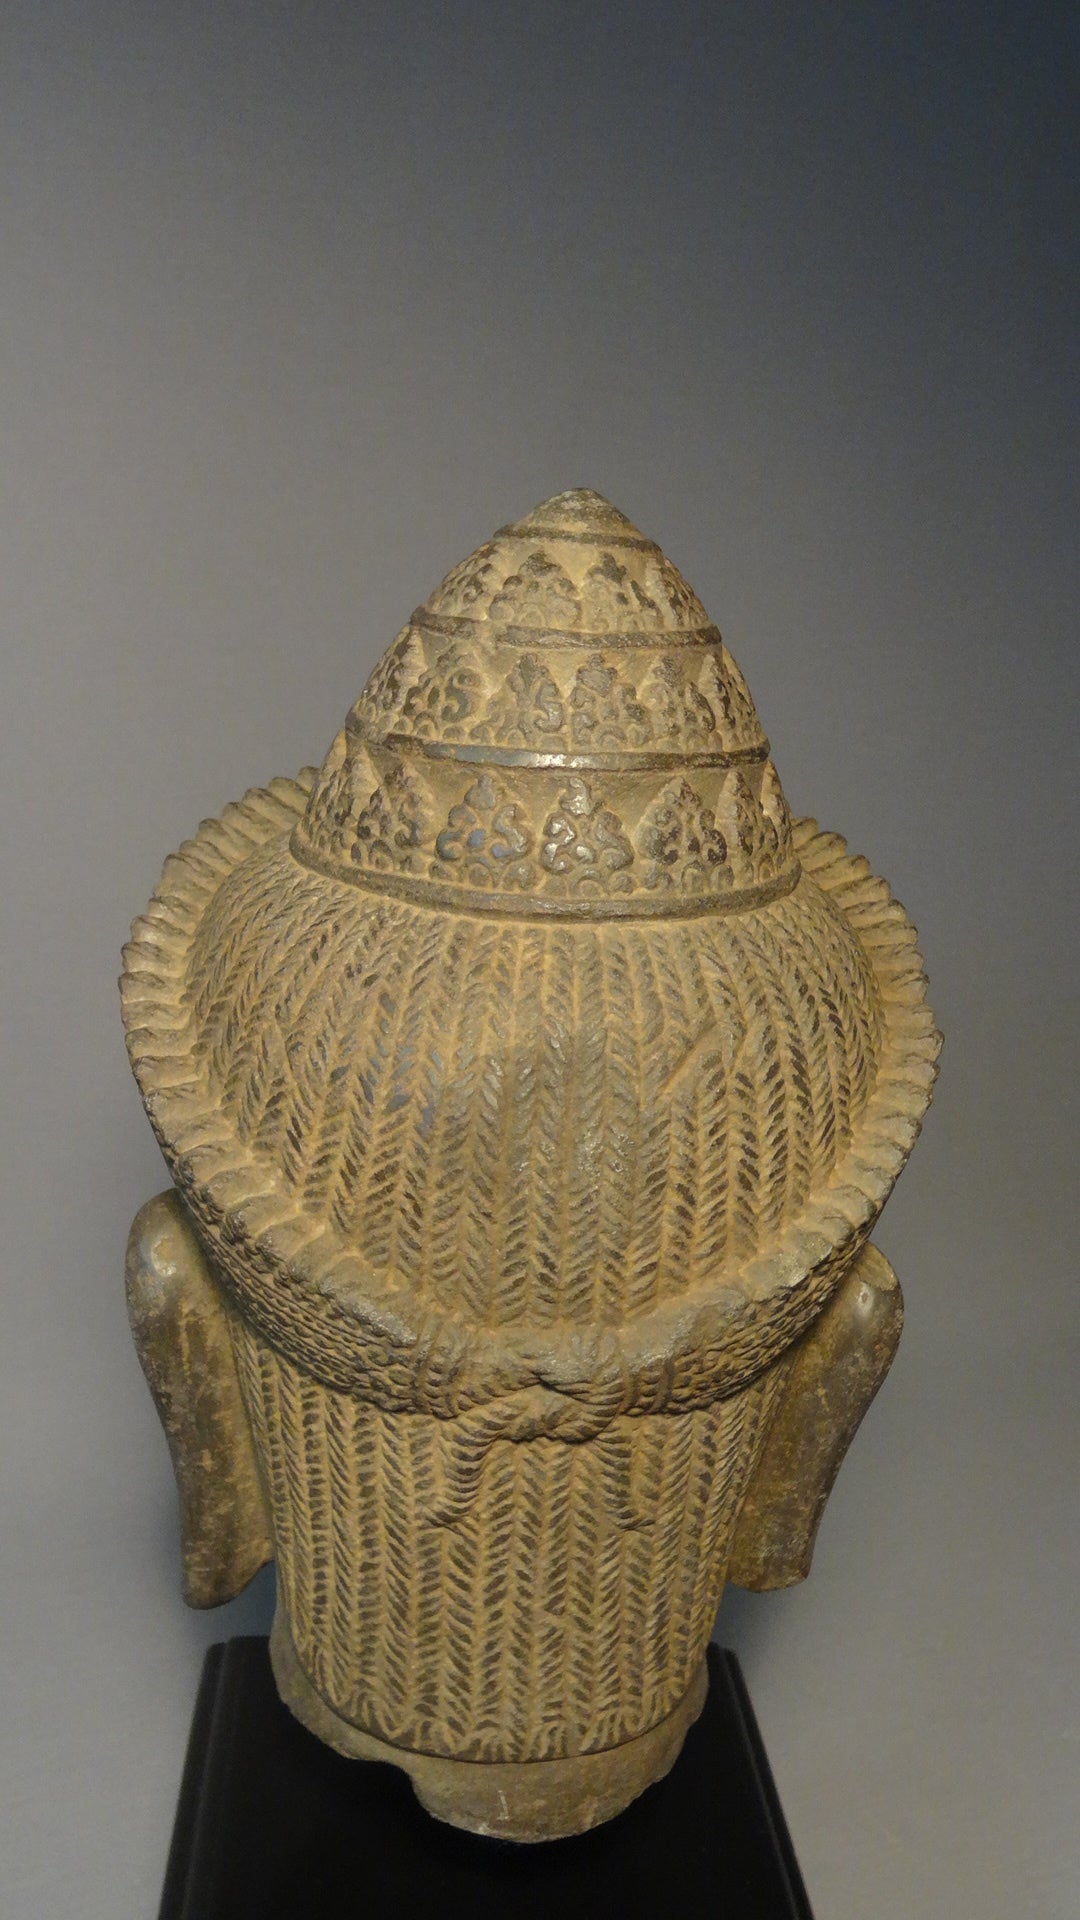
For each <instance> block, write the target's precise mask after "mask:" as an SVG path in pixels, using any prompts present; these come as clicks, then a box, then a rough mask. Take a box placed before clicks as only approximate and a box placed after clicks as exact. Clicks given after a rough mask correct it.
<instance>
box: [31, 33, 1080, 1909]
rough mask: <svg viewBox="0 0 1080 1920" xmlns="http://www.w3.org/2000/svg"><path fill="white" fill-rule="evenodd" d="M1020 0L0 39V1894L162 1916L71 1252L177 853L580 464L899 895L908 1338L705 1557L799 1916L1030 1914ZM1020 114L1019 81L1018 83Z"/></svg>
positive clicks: (1050, 383) (1058, 709)
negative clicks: (920, 978)
mask: <svg viewBox="0 0 1080 1920" xmlns="http://www.w3.org/2000/svg"><path fill="white" fill-rule="evenodd" d="M1078 51H1080V30H1078V28H1077V25H1076V15H1075V13H1074V12H1073V11H1071V10H1069V9H1066V8H1057V7H1054V6H1041V7H1035V8H1033V7H1030V6H1024V5H1011V6H1000V5H995V4H989V5H980V6H978V7H976V6H971V7H967V6H963V5H959V6H943V7H933V6H929V5H915V4H899V5H894V6H885V5H878V6H875V5H855V4H852V5H847V6H844V5H839V6H835V5H824V6H810V5H805V6H802V5H777V6H768V5H764V6H754V5H750V6H745V7H741V6H734V5H732V6H727V5H700V6H694V5H687V4H681V0H674V3H672V0H667V3H666V4H659V5H652V6H645V5H640V4H636V3H635V0H627V3H624V4H621V5H614V4H598V5H593V6H589V7H585V6H578V5H567V4H554V5H547V6H544V7H531V6H524V5H514V4H507V5H486V6H484V5H471V4H460V5H456V6H455V5H441V6H440V5H434V4H432V5H394V6H382V7H380V6H367V5H361V4H353V5H347V4H340V5H336V6H335V5H327V4H308V5H301V4H292V5H284V4H273V3H269V4H258V5H239V4H224V5H216V6H215V5H210V4H204V5H195V4H179V5H170V6H155V5H149V4H143V5H137V4H131V5H121V4H93V3H92V0H91V3H89V4H74V0H73V3H72V4H68V5H63V4H57V3H56V0H38V3H37V4H36V5H28V4H17V3H14V4H10V5H8V6H6V7H5V8H4V9H3V14H2V18H0V96H2V97H0V166H2V181H3V187H2V194H0V207H2V212H0V220H2V240H0V247H2V251H0V487H2V490H3V509H2V515H0V526H2V540H3V555H2V566H0V603H2V626H0V633H2V643H3V666H4V696H3V727H4V741H3V745H2V750H0V784H2V790H3V807H2V813H0V822H2V830H3V835H4V841H5V853H4V865H3V874H2V898H3V921H4V989H3V1011H4V1028H5V1064H4V1075H3V1091H4V1101H3V1106H4V1128H5V1133H4V1141H3V1152H2V1154H0V1170H2V1175H3V1183H4V1198H3V1213H2V1223H3V1233H2V1242H0V1244H2V1250H3V1266H2V1281H0V1284H2V1296H0V1297H2V1305H3V1341H2V1355H0V1366H2V1392H0V1421H2V1436H0V1474H2V1512H0V1519H2V1534H0V1541H2V1551H0V1580H2V1585H3V1602H2V1605H3V1611H2V1620H0V1629H2V1631H0V1649H2V1652H0V1663H2V1680H0V1683H2V1689H3V1692H2V1712H0V1756H2V1768H3V1779H2V1783H0V1825H2V1828H3V1833H2V1835H0V1913H2V1914H3V1916H4V1917H5V1920H68V1917H69V1916H74V1915H77V1916H79V1920H129V1917H131V1920H139V1917H141V1916H151V1915H152V1914H153V1913H154V1912H155V1911H156V1902H157V1898H158V1895H159V1892H160V1886H161V1876H162V1870H163V1866H164V1859H165V1851H166V1847H167V1842H168V1837H169V1832H170V1826H171V1821H172V1815H173V1809H174V1802H175V1794H176V1788H177V1783H178V1778H179V1772H180V1767H181V1762H182V1756H183V1748H184V1742H185V1739H186V1735H187V1729H188V1722H189V1717H190V1713H191V1707H192V1703H193V1698H194V1692H195V1686H196V1681H197V1676H198V1672H199V1666H200V1661H201V1656H202V1650H203V1648H204V1647H205V1646H206V1644H207V1643H208V1642H209V1641H210V1640H212V1639H214V1638H218V1637H221V1636H223V1635H226V1634H229V1633H235V1632H242V1631H251V1630H263V1629H265V1627H266V1626H267V1623H268V1619H269V1611H270V1604H271V1588H270V1584H269V1581H268V1578H267V1577H266V1576H261V1577H260V1578H259V1580H258V1581H256V1583H255V1585H254V1586H253V1587H252V1589H250V1591H249V1593H248V1594H247V1595H245V1596H244V1598H243V1599H241V1600H240V1601H238V1602H237V1603H235V1604H234V1605H233V1606H231V1607H229V1608H227V1609H224V1610H223V1611H222V1612H220V1613H219V1614H217V1615H210V1616H205V1617H203V1616H196V1615H193V1614H189V1613H188V1612H186V1611H185V1609H184V1607H183V1605H182V1604H181V1600H180V1594H179V1579H178V1562H177V1535H176V1519H175V1509H174V1497H173V1491H172V1483H171V1479H170V1472H169V1467H168V1461H167V1456H166V1451H165V1446H164V1442H163V1440H162V1437H161V1435H160V1432H159V1430H158V1427H157V1424H156V1420H155V1416H154V1413H153V1410H152V1407H151V1403H150V1400H149V1396H148V1394H147V1392H146V1390H145V1388H144V1385H143V1381H142V1378H141V1375H140V1374H139V1371H138V1368H137V1364H136V1361H135V1358H134V1354H133V1351H132V1350H131V1347H130V1343H129V1339H128V1335H127V1329H126V1324H125V1318H124V1309H123V1298H122V1290H121V1264H122V1254H123V1246H124V1239H125V1235H126V1231H127V1226H128V1223H129V1219H130V1217H131V1215H132V1213H133V1212H134V1210H135V1209H136V1207H137V1206H138V1205H139V1204H140V1203H141V1201H142V1200H143V1199H144V1198H146V1197H147V1196H148V1195H149V1194H150V1193H152V1192H154V1191H156V1190H157V1189H158V1188H159V1187H160V1186H161V1185H162V1184H163V1169H162V1165H161V1162H160V1160H159V1158H158V1155H157V1151H156V1148H155V1147H154V1144H153V1140H152V1137H151V1134H150V1131H149V1128H148V1126H147V1125H146V1122H145V1120H144V1118H143V1115H142V1112H141V1109H140V1106H139V1102H138V1098H137V1095H136V1091H135V1088H134V1085H133V1083H132V1082H131V1080H130V1078H129V1074H128V1069H127V1063H126V1058H125V1054H124V1050H123V1045H122V1041H121V1034H120V1023H119V1007H118V997H117V993H116V987H115V981H116V975H117V972H118V968H119V957H118V956H119V949H120V945H121V942H122V940H123V939H124V937H125V934H126V929H127V925H128V923H129V921H130V920H131V918H132V916H133V915H134V914H135V913H136V912H138V911H140V910H141V908H142V906H143V905H144V903H145V901H146V899H147V897H148V895H149V893H150V891H151V889H152V888H153V886H154V885H155V883H156V881H157V877H158V873H159V870H160V866H161V863H162V860H163V858H164V856H165V854H166V853H167V852H168V851H169V850H170V849H171V848H172V847H174V846H175V845H176V844H177V843H178V842H179V841H180V840H181V839H182V838H183V837H184V836H185V835H186V834H188V833H189V832H190V831H191V830H192V828H193V827H194V826H195V824H196V823H197V821H198V820H199V819H200V818H201V817H202V816H204V815H206V814H208V813H212V812H214V811H216V810H217V809H218V808H220V806H221V805H222V804H223V803H224V802H225V801H226V800H228V799H230V798H232V797H234V796H236V795H238V794H239V793H240V792H241V791H242V790H243V789H244V788H245V787H246V786H247V785H249V784H250V783H252V782H261V781H264V780H266V779H268V778H269V777H270V776H272V775H273V774H276V773H291V772H293V771H295V769H296V768H298V767H299V766H300V765H302V764H303V763H305V762H307V761H311V760H313V759H318V758H320V757H321V755H322V753H323V751H324V749H325V747H326V745H327V743H328V742H329V740H330V737H331V735H332V734H333V732H334V731H335V729H336V727H337V726H338V724H339V722H340V720H341V718H342V717H343V715H344V713H345V711H346V709H347V707H348V706H349V704H350V703H351V701H352V699H353V698H354V697H355V695H356V693H357V691H358V690H359V687H360V685H361V682H362V681H363V679H364V678H365V676H366V674H367V672H368V670H369V669H370V667H371V666H372V664H373V663H374V661H375V659H376V657H377V655H378V653H379V652H380V651H381V649H382V648H383V647H384V645H385V644H386V643H387V641H388V640H389V639H390V638H391V637H392V635H393V634H394V632H395V631H396V630H397V628H398V626H399V625H400V624H401V621H402V620H403V618H404V617H405V616H407V614H408V613H409V611H410V610H411V608H412V607H413V606H414V605H415V604H416V602H418V601H419V600H421V599H422V598H423V597H424V596H425V595H426V593H427V592H428V590H429V589H430V588H431V587H432V585H433V584H434V583H435V582H436V581H437V580H438V579H439V578H440V576H441V575H442V574H443V573H444V572H445V570H446V569H447V568H448V567H449V566H450V565H451V564H452V563H453V562H455V561H456V560H458V559H459V558H460V557H461V556H462V555H463V554H465V553H466V552H467V551H468V550H470V549H471V548H472V547H473V546H475V545H476V544H477V543H478V542H479V541H480V540H481V539H482V538H483V537H484V536H485V535H486V534H487V533H488V532H489V531H490V530H491V529H492V528H493V527H494V526H496V525H498V524H500V523H501V522H503V521H505V520H507V519H509V518H511V517H512V516H514V515H517V514H518V513H520V512H522V511H524V510H526V509H527V508H528V507H530V506H531V505H532V504H534V503H535V502H536V501H538V500H540V499H541V498H543V497H544V496H545V495H547V494H549V493H551V492H553V491H555V490H557V489H560V488H563V487H568V486H575V485H589V486H594V487H597V488H599V489H600V490H601V491H602V492H604V493H606V494H608V495H609V496H610V497H611V498H613V499H614V500H615V502H616V503H617V504H618V505H619V506H621V507H622V508H623V509H624V510H625V511H626V512H628V513H629V514H630V515H631V516H632V517H633V518H634V519H635V520H636V521H637V522H638V524H639V525H640V526H642V527H643V528H644V529H645V530H646V531H647V532H648V533H650V534H652V535H653V536H654V537H656V538H657V539H659V540H660V541H661V543H662V544H663V545H664V546H665V547H666V548H667V550H668V551H669V552H670V554H671V555H672V557H673V558H674V560H675V561H676V563H677V564H678V565H679V566H680V567H681V568H682V569H683V571H684V572H685V573H686V574H687V576H688V578H689V579H690V581H691V582H692V583H693V585H694V586H695V587H696V588H697V589H698V591H699V593H700V594H701V596H702V597H703V599H704V600H705V602H706V604H707V606H708V607H709V609H710V610H711V612H712V613H713V615H714V617H715V618H716V619H717V620H718V621H719V623H720V625H721V626H722V628H723V631H724V633H725V636H726V638H727V639H728V641H729V644H730V645H731V647H732V649H733V651H734V653H735V655H736V657H737V659H738V660H739V661H740V663H741V665H742V666H743V669H744V671H745V673H746V675H747V677H748V679H749V681H750V684H751V687H752V690H753V692H754V694H755V697H756V700H757V704H758V707H759V709H760V712H761V715H762V717H763V720H764V724H765V726H766V728H767V729H768V731H769V733H770V735H771V737H772V740H773V744H774V751H775V757H776V761H777V764H778V766H779V768H780V770H781V775H782V778H783V780H784V783H785V786H786V788H787V791H788V794H789V796H790V798H791V800H792V803H793V805H794V806H795V807H796V808H797V809H798V810H800V811H805V812H813V813H816V814H817V815H818V817H819V818H820V819H821V820H822V822H823V823H825V824H827V825H829V826H835V827H838V828H839V829H841V830H842V831H843V832H845V833H846V834H847V835H848V836H849V837H850V838H851V839H852V841H853V842H854V844H855V845H856V846H857V847H858V848H859V849H861V850H863V851H865V852H866V853H867V854H868V855H869V856H870V858H871V859H872V861H873V862H874V864H875V866H876V868H877V870H878V871H880V872H883V873H885V874H886V875H887V876H888V878H889V879H890V881H891V882H892V883H893V884H894V887H895V889H896V891H897V893H898V894H899V896H900V898H901V899H903V900H904V902H905V903H906V905H907V906H908V907H909V910H910V911H911V913H912V915H913V917H914V918H915V920H916V922H917V924H918V926H919V928H920V931H921V933H922V935H923V941H924V946H925V951H926V955H927V961H928V966H929V970H930V975H931V980H932V987H933V1004H934V1007H935V1010H936V1012H937V1014H938V1017H939V1020H940V1023H941V1025H942V1026H943V1027H944V1029H945V1031H946V1034H947V1044H946V1051H945V1055H944V1061H943V1072H942V1079H941V1082H940V1087H939V1094H938V1099H937V1102H936V1104H935V1106H934V1108H933V1110H932V1113H931V1116H930V1119H929V1121H928V1123H927V1126H926V1128H925V1132H924V1136H923V1140H922V1142H921V1143H920V1145H919V1147H918V1149H917V1150H916V1153H915V1155H914V1158H913V1161H912V1164H911V1166H910V1168H909V1170H908V1172H907V1174H906V1175H905V1177H904V1179H903V1180H902V1181H901V1183H900V1186H899V1188H898V1190H897V1193H896V1196H895V1198H894V1199H893V1200H892V1202H891V1203H890V1206H889V1208H888V1210H887V1212H886V1215H885V1217H884V1220H883V1222H882V1225H881V1228H880V1231H879V1234H878V1239H879V1242H880V1244H881V1246H882V1247H883V1249H884V1250H885V1251H886V1252H887V1253H888V1255H889V1256H890V1258H891V1259H892V1260H893V1262H894V1263H895V1265H896V1267H897V1269H898V1271H899V1273H900V1275H901V1278H902V1280H903V1283H904V1286H905V1290H906V1294H907V1300H908V1327H907V1332H906V1336H905V1340H904V1343H903V1345H902V1347H901V1351H900V1357H899V1360H898V1362H897V1365H896V1368H895V1371H894V1373H893V1375H892V1377H891V1379H890V1381H889V1383H888V1385H887V1387H886V1388H885V1390H884V1391H883V1393H882V1395H881V1398H880V1400H879V1401H878V1403H877V1405H876V1407H875V1408H874V1410H873V1412H872V1414H871V1416H870V1418H869V1419H868V1421H867V1423H866V1425H865V1427H864V1429H863V1431H862V1433H861V1435H860V1437H859V1439H858V1441H857V1443H856V1445H855V1447H854V1449H853V1452H852V1454H851V1457H850V1459H849V1461H848V1464H847V1467H846V1469H845V1471H844V1473H843V1475H842V1476H841V1479H840V1482H839V1484H838V1487H837V1491H836V1494H835V1496H834V1498H833V1501H832V1504H831V1506H830V1508H829V1511H828V1514H827V1517H826V1520H825V1523H824V1526H823V1529H822V1533H821V1537H820V1542H819V1547H818V1553H817V1560H816V1565H815V1569H814V1573H813V1576H812V1578H811V1580H810V1581H809V1583H808V1584H806V1585H805V1586H804V1587H802V1588H799V1589H796V1590H794V1591H792V1592H790V1593H787V1594H783V1595H779V1596H775V1597H761V1598H758V1597H752V1596H743V1595H741V1594H732V1595H730V1596H729V1597H728V1599H727V1600H726V1601H725V1604H724V1607H723V1610H722V1612H721V1616H720V1622H719V1629H718V1631H719V1633H720V1634H721V1635H722V1636H723V1637H724V1638H725V1639H726V1641H727V1642H728V1643H729V1644H731V1645H732V1646H734V1647H735V1648H736V1649H737V1651H738V1653H739V1655H740V1658H741V1659H742V1661H743V1664H744V1667H745V1670H746V1673H747V1676H748V1679H749V1683H750V1687H751V1691H752V1694H753V1699H754V1702H755V1705H756V1708H757V1712H758V1715H759V1718H760V1721H761V1724H762V1727H763V1731H764V1734H765V1738H766V1742H767V1745H768V1749H769V1753H770V1756H771V1759H772V1763H773V1766H774V1769H775V1773H776V1776H777V1780H778V1784H779V1789H780V1793H781V1796H782V1799H783V1803H784V1806H785V1809H786V1812H787V1816H788V1819H789V1821H790V1825H791V1828H792V1832H793V1835H794V1839H795V1843H796V1847H797V1850H798V1853H799V1856H800V1859H801V1861H802V1864H803V1868H804V1871H805V1875H806V1879H807V1882H808V1886H809V1891H810V1894H811V1898H812V1900H813V1902H814V1904H815V1909H816V1911H817V1913H818V1915H819V1916H820V1920H867V1917H868V1916H872V1917H873V1920H912V1917H913V1916H919V1917H921V1916H926V1920H931V1917H935V1916H939V1915H943V1914H949V1915H956V1916H959V1917H960V1920H963V1917H964V1916H968V1915H970V1916H976V1915H977V1916H978V1917H979V1920H1016V1916H1018V1915H1019V1916H1024V1920H1074V1916H1075V1915H1076V1913H1077V1911H1078V1910H1080V1821H1078V1820H1077V1817H1076V1816H1077V1803H1078V1788H1080V1699H1078V1689H1077V1664H1078V1663H1077V1654H1078V1650H1080V1649H1078V1643H1077V1641H1078V1637H1077V1631H1076V1612H1075V1606H1076V1602H1075V1594H1076V1590H1077V1579H1078V1574H1080V1566H1078V1564H1077V1553H1076V1539H1077V1511H1076V1507H1077V1501H1076V1483H1077V1472H1076V1469H1077V1424H1078V1423H1077V1416H1076V1388H1077V1379H1078V1364H1080V1354H1078V1344H1080V1343H1078V1338H1077V1313H1076V1307H1075V1298H1076V1278H1075V1274H1074V1271H1073V1267H1074V1249H1075V1246H1076V1238H1077V1235H1076V1220H1075V1211H1074V1189H1075V1184H1076V1143H1077V1128H1076V1082H1077V1073H1078V1068H1080V1048H1078V1039H1077V1025H1076V1001H1075V992H1074V975H1075V970H1076V947H1075V934H1076V904H1075V866H1076V824H1077V823H1076V809H1075V783H1074V779H1073V759H1074V751H1075V738H1076V721H1077V712H1076V708H1077V699H1076V695H1077V675H1076V667H1075V649H1076V634H1075V609H1076V605H1077V587H1078V581H1077V572H1076V567H1075V558H1074V546H1075V507H1076V489H1075V479H1076V469H1075V457H1076V443H1075V433H1076V425H1077V420H1076V406H1075V398H1076V396H1075V388H1074V387H1073V386H1072V384H1071V382H1072V378H1073V356H1074V354H1075V347H1076V339H1075V324H1074V323H1075V304H1074V303H1075V300H1076V295H1077V280H1078V278H1080V275H1078V273H1077V269H1076V255H1075V239H1076V216H1077V207H1076V196H1075V184H1076V178H1077V171H1076V153H1075V146H1074V145H1073V144H1072V143H1073V140H1074V134H1073V132H1072V131H1071V122H1072V120H1074V119H1075V81H1076V68H1077V56H1078ZM1070 102H1071V104H1070Z"/></svg>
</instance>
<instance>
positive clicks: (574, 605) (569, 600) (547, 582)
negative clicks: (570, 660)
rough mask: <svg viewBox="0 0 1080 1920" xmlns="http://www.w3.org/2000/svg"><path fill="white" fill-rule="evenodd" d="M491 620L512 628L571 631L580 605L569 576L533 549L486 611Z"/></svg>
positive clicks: (504, 583)
mask: <svg viewBox="0 0 1080 1920" xmlns="http://www.w3.org/2000/svg"><path fill="white" fill-rule="evenodd" d="M488 611H489V616H490V618H491V619H492V620H500V621H505V623H506V624H507V626H512V627H559V628H564V627H572V626H574V625H575V624H576V623H577V620H578V617H579V615H580V613H581V602H580V600H579V599H578V596H577V591H576V589H575V586H574V583H573V581H572V580H571V578H570V576H569V574H567V573H564V572H563V569H562V568H561V567H560V566H559V564H558V562H557V561H555V560H552V559H550V558H549V557H548V555H547V554H546V553H545V552H544V550H543V548H542V547H537V548H536V549H535V550H534V552H532V553H530V554H529V555H528V556H527V558H526V559H524V560H523V561H522V563H521V565H520V566H519V568H518V570H517V572H516V573H511V574H509V575H508V576H507V578H506V579H505V580H504V581H503V584H502V587H501V588H500V590H499V592H498V593H497V594H496V595H495V598H494V599H493V600H492V602H491V606H490V608H489V610H488Z"/></svg>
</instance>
